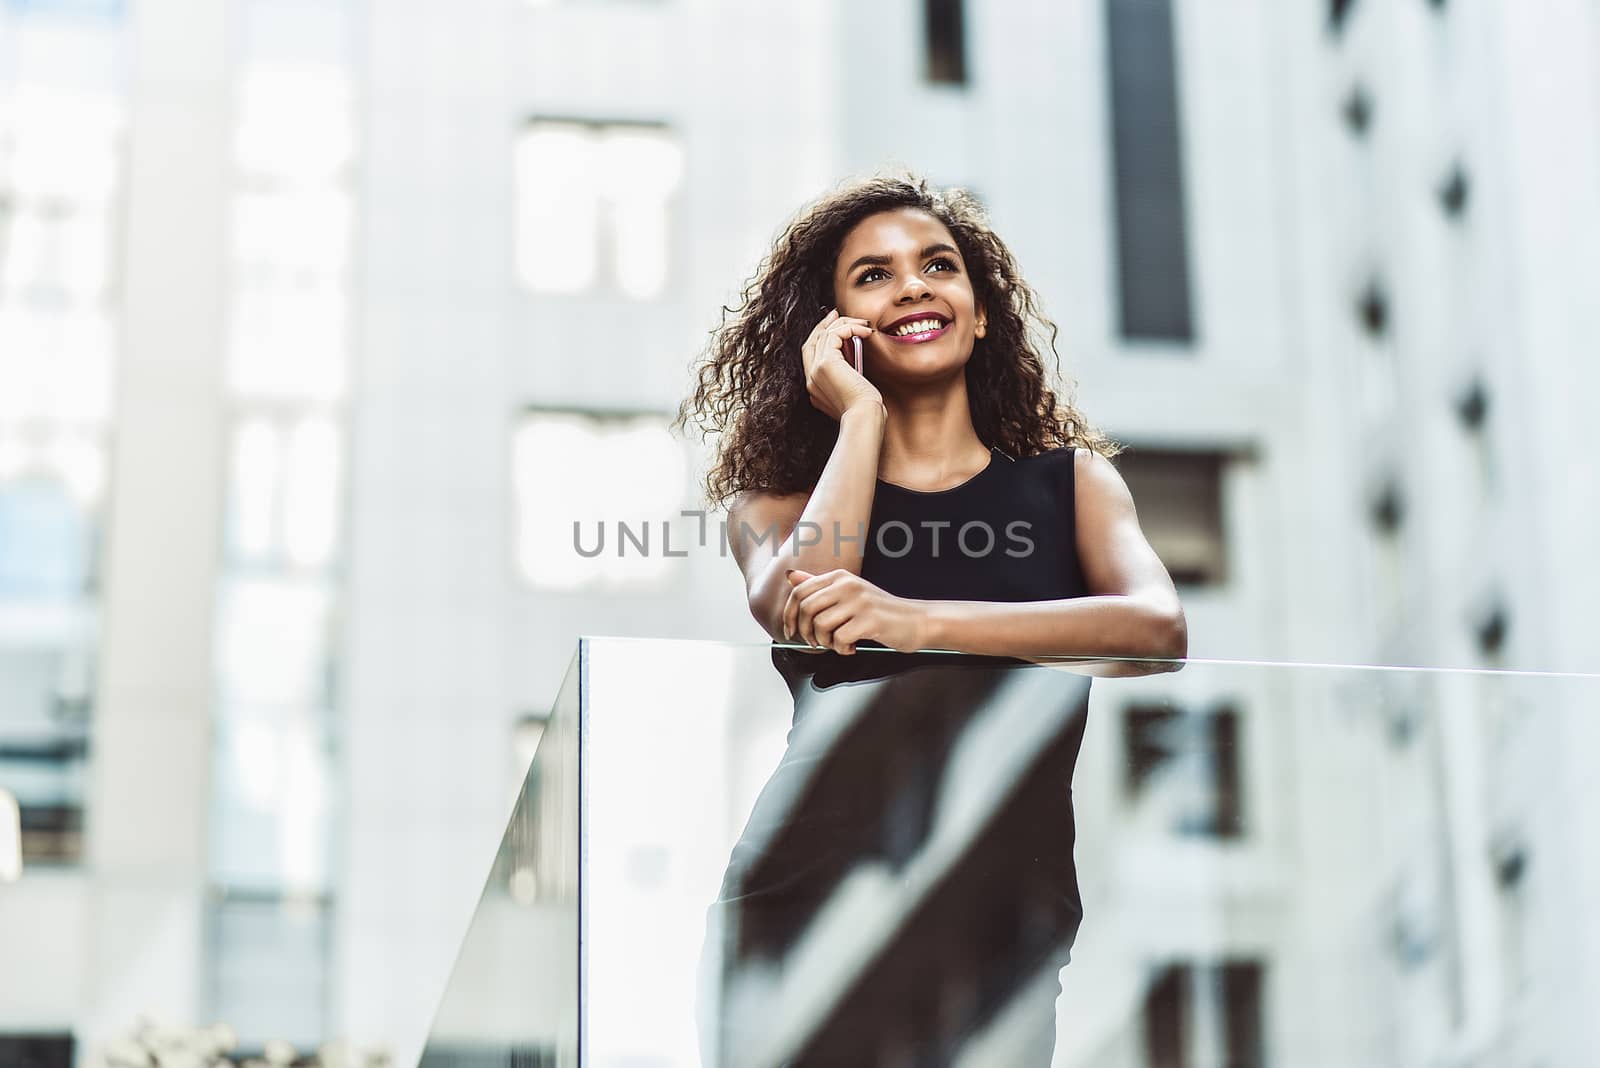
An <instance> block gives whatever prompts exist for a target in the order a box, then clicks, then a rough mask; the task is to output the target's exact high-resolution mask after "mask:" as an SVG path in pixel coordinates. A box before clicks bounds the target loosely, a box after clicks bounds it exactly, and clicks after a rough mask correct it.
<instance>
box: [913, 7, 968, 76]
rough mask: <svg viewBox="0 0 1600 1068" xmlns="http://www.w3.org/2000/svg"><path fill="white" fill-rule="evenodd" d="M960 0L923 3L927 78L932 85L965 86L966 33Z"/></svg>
mask: <svg viewBox="0 0 1600 1068" xmlns="http://www.w3.org/2000/svg"><path fill="white" fill-rule="evenodd" d="M961 6H962V0H924V2H923V5H922V15H923V32H924V34H925V35H926V40H927V46H928V50H927V71H926V74H927V79H928V81H930V82H932V83H934V84H935V85H965V84H967V52H966V32H965V28H964V26H963V15H962V11H961Z"/></svg>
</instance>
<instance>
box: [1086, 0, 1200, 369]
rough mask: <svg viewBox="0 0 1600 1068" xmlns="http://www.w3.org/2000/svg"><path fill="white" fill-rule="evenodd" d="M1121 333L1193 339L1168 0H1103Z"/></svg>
mask: <svg viewBox="0 0 1600 1068" xmlns="http://www.w3.org/2000/svg"><path fill="white" fill-rule="evenodd" d="M1105 10H1106V39H1107V44H1108V64H1107V65H1108V67H1109V70H1110V77H1111V87H1110V88H1111V93H1110V96H1111V154H1112V161H1113V166H1114V175H1113V187H1114V190H1115V194H1116V236H1117V281H1118V293H1119V294H1120V305H1121V307H1120V318H1119V327H1120V330H1121V332H1122V336H1123V337H1126V338H1134V339H1144V340H1157V341H1191V340H1193V338H1194V323H1193V317H1192V313H1191V311H1190V306H1189V253H1188V239H1187V236H1186V231H1187V224H1186V219H1185V212H1184V206H1183V159H1182V151H1181V147H1180V137H1179V128H1178V86H1177V72H1176V65H1175V61H1174V54H1173V32H1172V7H1171V0H1106V8H1105Z"/></svg>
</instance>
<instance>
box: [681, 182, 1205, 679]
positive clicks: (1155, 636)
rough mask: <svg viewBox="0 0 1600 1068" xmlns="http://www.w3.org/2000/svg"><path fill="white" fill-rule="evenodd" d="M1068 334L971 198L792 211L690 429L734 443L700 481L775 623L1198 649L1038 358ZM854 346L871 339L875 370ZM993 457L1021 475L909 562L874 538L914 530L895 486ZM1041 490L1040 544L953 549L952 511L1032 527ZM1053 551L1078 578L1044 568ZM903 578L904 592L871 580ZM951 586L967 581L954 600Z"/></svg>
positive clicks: (864, 196)
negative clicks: (1048, 519)
mask: <svg viewBox="0 0 1600 1068" xmlns="http://www.w3.org/2000/svg"><path fill="white" fill-rule="evenodd" d="M730 313H731V318H730ZM1046 331H1047V332H1048V335H1046ZM1055 333H1056V328H1055V326H1054V325H1053V324H1052V323H1050V322H1049V320H1047V319H1045V318H1044V317H1043V316H1042V315H1041V314H1040V313H1039V311H1038V307H1037V298H1036V297H1035V295H1034V293H1033V290H1032V289H1031V288H1030V287H1029V286H1028V284H1027V283H1026V282H1025V281H1024V280H1023V278H1022V277H1021V272H1020V270H1019V269H1018V267H1017V264H1016V261H1015V259H1014V258H1013V257H1012V255H1011V252H1010V250H1009V249H1007V247H1006V246H1005V244H1004V242H1003V241H1001V239H1000V237H999V236H998V235H997V234H996V233H995V232H994V231H993V229H992V228H991V227H990V225H989V222H988V219H987V217H986V215H985V213H984V211H983V209H982V207H981V206H980V205H979V204H978V203H977V201H975V200H974V199H973V198H972V197H970V196H968V195H967V194H965V193H964V192H962V191H961V190H959V189H951V190H939V189H936V188H934V187H931V186H930V185H929V183H928V182H927V180H926V179H922V178H918V177H915V176H910V175H907V176H893V177H876V178H871V179H866V180H861V181H855V182H850V183H847V184H845V185H843V186H841V187H840V188H839V189H837V190H835V191H834V192H833V193H831V194H829V195H828V196H826V197H824V198H822V199H821V200H819V201H818V202H816V203H815V204H813V205H811V206H809V207H808V208H807V209H805V210H804V211H803V212H802V213H801V214H800V215H799V216H798V217H797V218H796V219H794V220H793V221H792V222H791V223H790V225H789V226H788V227H787V229H786V230H785V231H784V232H783V234H782V235H781V236H780V237H779V238H778V241H777V243H776V245H775V247H774V248H773V250H772V253H771V255H770V256H769V257H768V258H767V259H766V260H765V261H764V263H763V266H762V269H761V270H760V271H759V272H758V273H757V274H756V276H755V277H754V278H752V279H751V280H750V281H749V282H748V283H747V284H746V286H745V288H744V290H743V293H742V303H741V305H740V307H739V308H737V309H724V312H723V321H722V323H721V324H720V326H719V327H718V328H717V329H716V330H715V331H713V334H712V339H711V343H710V345H709V346H708V352H707V358H706V359H705V361H704V363H703V364H702V365H701V367H700V369H699V373H698V381H697V383H696V387H695V389H694V391H693V394H692V395H691V396H690V397H688V398H687V399H686V400H685V401H684V403H683V405H682V406H681V407H680V409H679V413H678V419H677V422H676V423H675V424H674V426H677V427H681V426H683V425H684V424H686V423H688V422H689V421H691V420H693V421H695V422H696V423H697V425H698V426H699V427H700V428H701V430H702V431H703V432H707V433H716V434H718V435H719V436H720V437H719V443H718V455H717V458H716V461H715V463H714V464H713V466H712V468H711V470H710V472H709V474H708V475H707V478H706V486H705V489H706V495H707V498H708V500H709V501H710V502H711V503H713V504H714V505H723V504H728V503H729V502H730V501H731V504H729V541H730V545H731V547H732V549H733V551H734V555H735V558H736V559H737V560H738V562H739V566H740V568H741V570H742V571H743V573H744V578H745V585H746V591H747V596H748V600H749V604H750V611H751V614H752V615H753V616H754V617H755V619H756V620H757V622H759V623H760V624H761V625H762V627H763V628H764V629H765V630H766V631H767V633H768V634H770V635H771V636H772V637H773V638H775V639H779V640H783V641H791V640H800V641H803V642H804V643H805V644H806V645H807V646H809V647H814V648H816V649H819V650H828V651H831V652H834V653H837V654H839V655H844V656H849V655H851V654H853V653H854V651H855V649H856V647H857V645H861V644H876V645H883V646H887V647H889V648H893V649H898V650H902V651H910V650H914V649H926V648H930V647H931V648H940V649H947V650H953V651H958V652H973V653H995V654H1002V655H1009V656H1019V657H1034V656H1051V655H1075V654H1077V655H1103V656H1120V657H1157V658H1181V657H1182V656H1184V655H1185V653H1186V651H1187V634H1186V629H1185V625H1184V619H1183V609H1182V607H1181V605H1180V604H1179V602H1178V597H1177V593H1176V591H1175V590H1174V588H1173V585H1172V581H1171V578H1170V577H1169V576H1168V574H1167V571H1166V569H1165V568H1164V567H1163V566H1162V564H1161V561H1160V560H1159V559H1158V558H1157V557H1156V555H1155V553H1154V551H1153V550H1152V549H1151V548H1150V545H1149V542H1148V541H1147V540H1146V539H1145V537H1144V534H1143V532H1142V531H1141V530H1140V528H1139V523H1138V519H1137V517H1136V514H1135V511H1134V506H1133V501H1132V498H1131V497H1130V496H1129V494H1128V490H1127V486H1126V485H1125V484H1124V483H1123V481H1122V478H1121V476H1120V475H1118V474H1117V471H1116V469H1115V468H1114V467H1113V466H1112V465H1111V464H1110V462H1109V460H1108V458H1109V457H1110V456H1113V455H1115V453H1116V451H1117V447H1116V446H1115V445H1114V444H1113V443H1112V442H1111V441H1109V440H1108V439H1107V438H1106V437H1105V436H1104V435H1102V434H1100V433H1099V432H1098V431H1096V430H1095V429H1093V428H1092V427H1091V426H1090V425H1089V423H1088V421H1087V420H1086V419H1085V418H1084V417H1083V415H1082V414H1081V413H1080V412H1079V411H1078V410H1077V409H1076V408H1075V407H1074V406H1073V405H1072V404H1071V403H1070V401H1068V400H1065V399H1058V397H1057V395H1056V393H1055V392H1054V391H1053V390H1052V389H1051V387H1050V384H1049V381H1048V377H1049V376H1048V375H1047V371H1046V368H1045V366H1044V361H1043V359H1042V358H1041V356H1040V354H1039V352H1038V351H1036V349H1035V348H1034V343H1033V338H1034V337H1035V336H1041V337H1042V336H1049V337H1050V338H1052V339H1053V338H1054V336H1055ZM846 338H856V339H860V341H861V345H862V354H863V365H862V367H861V369H860V370H859V371H858V370H857V369H856V368H855V367H854V366H853V365H852V363H851V362H850V361H848V360H846V359H845V357H844V346H845V339H846ZM1051 351H1052V354H1053V353H1054V347H1053V340H1052V347H1051ZM994 456H998V457H1000V458H1001V462H1002V463H1003V464H1004V465H1005V466H1004V467H1003V468H1002V470H1001V473H1000V475H999V476H997V477H996V478H994V479H991V480H990V482H989V484H988V486H987V488H986V492H985V493H984V494H983V495H982V496H978V495H975V493H968V494H965V495H964V496H962V497H960V499H959V501H958V500H957V499H956V498H952V499H950V500H947V501H942V502H940V507H941V508H943V509H944V511H942V512H940V513H939V514H937V515H929V516H924V517H922V520H923V521H926V522H931V523H933V524H934V526H933V528H932V529H933V530H934V531H935V533H934V535H933V536H931V537H927V538H924V539H922V541H923V543H924V544H922V545H920V546H919V545H916V544H913V545H911V546H908V547H907V548H906V549H905V551H904V552H902V553H900V554H899V555H898V556H896V557H893V559H895V560H896V564H895V565H894V566H893V567H890V566H889V565H888V564H887V563H885V561H887V560H889V559H891V557H890V554H888V553H886V552H882V551H877V552H875V551H874V550H875V549H876V548H880V546H878V545H877V541H876V539H875V535H877V534H881V533H883V532H884V531H885V530H886V528H890V527H892V526H893V525H894V524H896V523H903V522H906V519H905V518H904V517H903V516H901V515H900V514H899V512H900V510H901V508H900V503H899V496H898V494H897V491H910V492H911V493H919V492H920V493H930V492H933V493H937V492H943V491H945V490H949V489H952V488H955V487H958V486H961V485H963V484H965V483H966V482H967V481H968V480H970V479H973V478H974V476H975V475H977V474H978V473H979V472H981V471H984V470H985V469H986V468H987V466H988V465H989V464H990V462H991V458H992V457H994ZM1063 470H1064V471H1065V474H1066V477H1065V478H1063V474H1062V472H1063ZM886 488H887V489H886ZM1046 499H1047V500H1051V501H1053V502H1054V506H1053V508H1052V509H1051V510H1050V513H1049V514H1050V515H1051V516H1052V517H1053V518H1054V520H1055V523H1054V524H1053V525H1052V529H1050V530H1047V531H1041V532H1040V533H1041V534H1045V535H1047V537H1048V541H1047V542H1046V549H1045V550H1043V551H1041V552H1038V553H1030V554H1028V555H1027V556H1025V557H1022V558H1021V559H1020V561H1019V559H1018V558H1017V557H1015V556H1009V555H1006V554H1005V553H1004V551H1003V550H1001V549H992V550H990V551H988V552H985V553H983V554H980V555H981V559H979V560H978V561H977V562H976V563H974V562H973V561H972V560H971V559H969V558H964V557H957V556H955V555H952V553H951V552H950V551H949V550H947V552H946V554H945V555H944V556H943V557H941V556H940V552H939V545H938V538H937V531H939V530H940V529H942V528H941V527H940V526H939V524H940V523H942V522H943V523H949V522H954V521H955V520H956V519H957V518H958V517H960V518H963V519H964V520H965V521H966V522H968V523H971V522H981V523H984V524H986V525H987V526H989V527H990V528H991V529H995V530H1003V529H1005V528H1006V527H1007V526H1008V525H1009V524H1010V523H1013V522H1027V523H1036V522H1037V521H1038V517H1037V516H1034V517H1033V518H1031V519H1030V518H1028V517H1027V516H1024V515H1023V514H1022V512H1020V511H1018V510H1017V509H1016V508H1015V507H1011V506H1010V504H1008V502H1011V504H1014V503H1016V502H1023V503H1026V502H1033V503H1038V502H1039V501H1040V500H1046ZM957 504H959V505H960V506H961V508H963V509H966V511H964V512H963V511H961V510H960V509H956V510H952V508H953V506H955V505H957ZM1024 511H1025V509H1024ZM1064 518H1070V522H1068V523H1067V524H1066V525H1065V526H1063V525H1061V521H1062V520H1063V519H1064ZM951 529H955V528H951ZM947 540H948V539H947ZM1046 553H1048V554H1049V555H1050V559H1051V560H1053V561H1055V564H1054V565H1051V566H1061V567H1064V568H1065V569H1066V570H1067V571H1068V572H1072V573H1076V574H1077V575H1078V576H1079V577H1080V578H1081V582H1073V583H1070V584H1066V585H1063V584H1062V583H1051V582H1049V581H1045V580H1043V579H1041V578H1040V577H1039V568H1040V567H1041V565H1042V561H1043V560H1044V557H1045V555H1046ZM1062 560H1066V561H1068V563H1067V564H1061V561H1062ZM890 573H892V574H894V575H896V576H897V577H898V579H899V582H900V584H899V585H898V586H887V587H886V586H884V585H882V584H880V583H878V582H874V581H873V578H874V576H875V575H876V576H877V577H883V576H884V575H886V574H890ZM962 575H966V576H967V578H966V579H962V578H960V577H959V576H962ZM1057 587H1060V588H1062V589H1065V590H1067V592H1065V593H1059V594H1051V593H1050V591H1051V590H1052V589H1054V588H1057ZM951 589H960V590H965V591H968V593H967V596H965V597H964V598H962V599H960V600H956V599H953V598H951V597H948V596H939V595H938V594H939V591H941V590H951ZM1019 593H1021V594H1024V595H1023V596H1019V595H1018V594H1019ZM1026 594H1031V595H1026ZM1021 603H1025V605H1026V606H1025V607H1023V606H1020V605H1021Z"/></svg>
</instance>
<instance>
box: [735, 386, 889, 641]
mask: <svg viewBox="0 0 1600 1068" xmlns="http://www.w3.org/2000/svg"><path fill="white" fill-rule="evenodd" d="M886 420H887V415H886V412H885V410H884V407H883V404H882V402H881V401H878V402H873V403H862V404H858V405H856V406H854V407H851V408H849V409H848V410H846V411H845V412H844V413H843V415H842V416H841V417H840V419H839V439H838V441H837V442H835V443H834V446H833V453H832V455H830V456H829V457H828V463H827V465H826V466H825V467H823V469H822V476H821V477H820V478H818V479H817V485H816V488H815V489H813V490H812V491H811V494H810V496H809V497H807V496H805V495H803V494H792V495H790V496H788V497H774V496H771V495H768V494H746V495H742V496H741V497H740V498H739V499H738V500H737V501H735V502H734V504H733V505H732V507H730V508H729V509H728V542H729V547H730V548H731V549H732V550H733V555H734V559H736V560H737V561H738V562H739V568H740V570H742V571H743V572H744V577H745V588H746V590H747V592H748V595H749V603H750V614H751V615H752V616H754V617H755V619H756V622H758V623H760V624H761V626H762V627H763V628H765V629H766V632H767V633H768V634H770V635H771V636H772V637H774V638H777V639H779V640H782V638H783V606H784V604H785V602H786V601H787V600H788V597H789V583H788V581H787V580H786V579H785V578H784V573H785V572H786V571H788V570H790V569H792V568H798V569H800V570H803V571H810V572H819V571H833V570H838V569H843V570H846V571H850V572H853V573H855V574H857V575H859V574H860V573H861V560H862V556H863V554H864V552H865V550H866V543H867V538H866V533H867V520H868V518H869V517H870V516H871V515H872V499H873V495H874V493H875V491H876V490H877V486H878V481H877V480H878V453H879V450H880V449H881V447H882V445H883V428H884V424H885V422H886Z"/></svg>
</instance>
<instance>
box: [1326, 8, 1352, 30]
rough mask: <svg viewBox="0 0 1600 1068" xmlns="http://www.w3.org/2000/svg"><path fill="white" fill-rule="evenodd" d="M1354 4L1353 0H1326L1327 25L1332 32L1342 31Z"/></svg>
mask: <svg viewBox="0 0 1600 1068" xmlns="http://www.w3.org/2000/svg"><path fill="white" fill-rule="evenodd" d="M1355 6H1356V5H1355V0H1328V25H1329V26H1330V27H1331V28H1332V29H1333V32H1334V33H1342V32H1344V27H1345V24H1346V23H1347V22H1349V20H1350V11H1351V9H1352V8H1354V7H1355Z"/></svg>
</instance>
